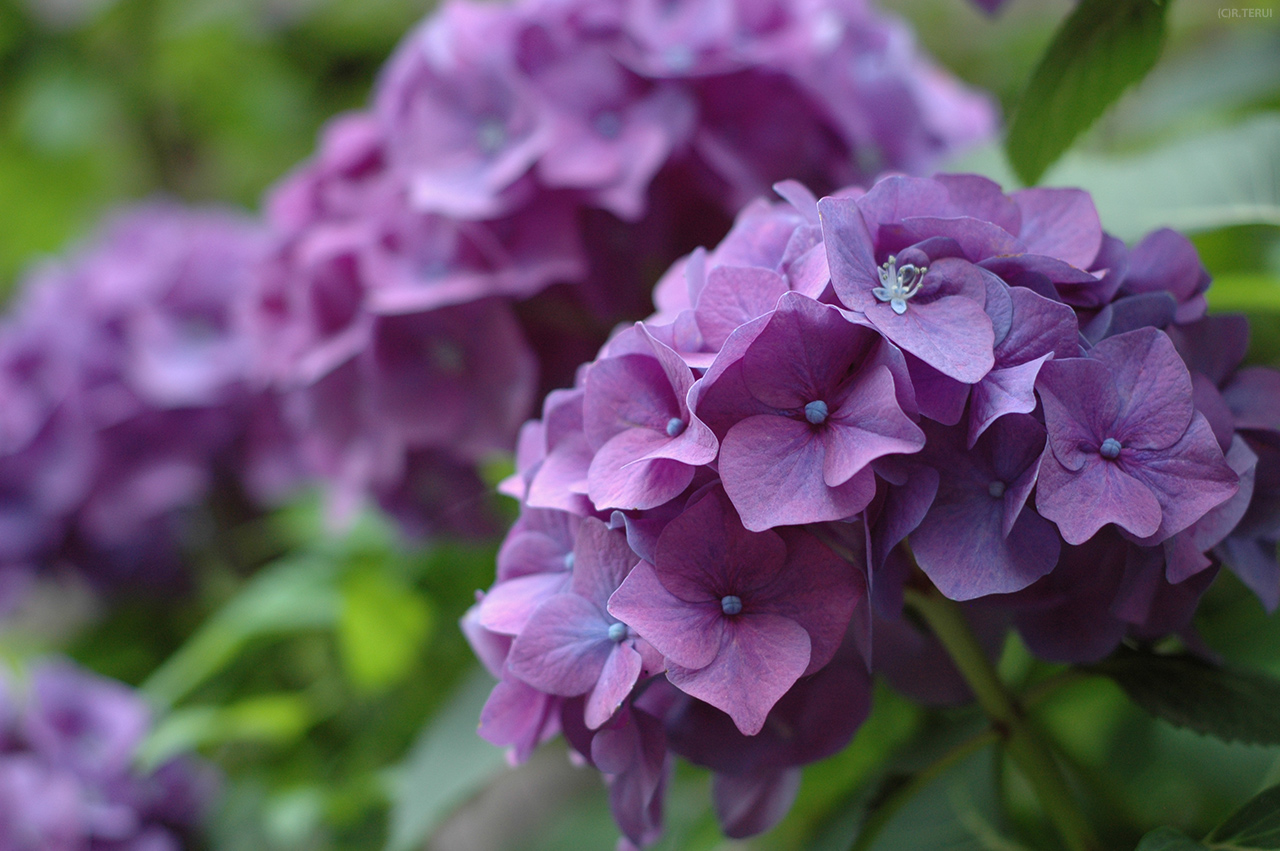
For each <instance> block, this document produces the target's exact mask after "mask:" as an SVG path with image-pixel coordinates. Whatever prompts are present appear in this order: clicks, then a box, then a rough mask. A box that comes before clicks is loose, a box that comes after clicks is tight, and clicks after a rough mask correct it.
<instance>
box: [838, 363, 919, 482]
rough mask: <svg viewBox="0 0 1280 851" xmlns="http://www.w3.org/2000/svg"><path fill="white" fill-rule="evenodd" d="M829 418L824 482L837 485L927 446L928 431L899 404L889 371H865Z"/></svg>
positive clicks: (879, 369)
mask: <svg viewBox="0 0 1280 851" xmlns="http://www.w3.org/2000/svg"><path fill="white" fill-rule="evenodd" d="M848 393H849V395H848V396H847V397H846V398H845V399H844V401H843V402H841V403H840V407H839V408H837V409H836V410H835V411H834V412H833V413H832V414H831V416H830V418H829V419H828V421H827V423H828V425H827V428H826V431H825V433H824V434H823V442H824V443H825V445H826V457H825V458H824V460H823V467H822V476H823V481H824V482H825V483H826V484H827V485H828V486H829V487H837V486H839V485H842V484H844V483H845V482H847V481H848V480H849V479H851V478H853V476H854V474H856V473H858V472H859V471H860V470H862V469H863V468H864V467H866V466H867V465H868V464H870V463H871V462H872V461H874V460H875V459H876V458H879V457H881V456H883V455H891V454H910V453H912V452H918V451H920V448H921V447H923V446H924V432H922V431H920V429H919V428H918V427H917V426H916V424H915V423H913V422H911V420H909V419H908V418H907V415H906V414H904V413H903V412H902V410H901V409H900V408H898V405H897V395H896V394H895V392H894V381H893V376H892V375H890V373H889V370H888V368H886V367H876V368H875V369H872V370H869V371H867V372H864V373H863V374H862V375H860V376H859V377H858V378H857V380H855V381H854V382H853V384H852V385H850V387H849V391H848Z"/></svg>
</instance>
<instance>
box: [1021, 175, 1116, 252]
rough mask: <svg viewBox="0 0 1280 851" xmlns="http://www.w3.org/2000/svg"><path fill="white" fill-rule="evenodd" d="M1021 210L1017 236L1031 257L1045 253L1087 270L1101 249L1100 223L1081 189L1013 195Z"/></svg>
mask: <svg viewBox="0 0 1280 851" xmlns="http://www.w3.org/2000/svg"><path fill="white" fill-rule="evenodd" d="M1013 200H1014V201H1015V202H1017V204H1018V209H1020V210H1021V211H1022V231H1021V232H1020V233H1019V234H1018V236H1019V238H1020V239H1021V240H1022V242H1023V243H1024V244H1025V245H1026V246H1027V252H1028V253H1031V254H1047V255H1049V256H1050V257H1056V258H1058V259H1059V260H1065V261H1066V262H1068V263H1070V264H1071V265H1072V266H1076V267H1077V268H1080V269H1087V268H1088V267H1089V264H1090V263H1092V262H1093V258H1094V257H1096V256H1097V254H1098V249H1099V248H1100V247H1101V246H1102V223H1101V222H1099V221H1098V210H1097V208H1096V207H1094V206H1093V199H1092V198H1090V197H1089V193H1088V192H1085V191H1084V190H1081V189H1039V188H1037V189H1023V190H1021V191H1019V192H1015V193H1013Z"/></svg>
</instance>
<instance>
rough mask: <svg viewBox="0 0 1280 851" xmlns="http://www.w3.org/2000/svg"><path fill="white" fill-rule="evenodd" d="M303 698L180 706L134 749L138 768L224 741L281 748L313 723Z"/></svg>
mask: <svg viewBox="0 0 1280 851" xmlns="http://www.w3.org/2000/svg"><path fill="white" fill-rule="evenodd" d="M314 721H315V717H314V713H313V712H312V711H311V707H310V705H309V704H308V703H307V701H306V699H305V698H304V697H302V696H301V695H297V694H289V693H282V694H266V695H258V696H256V697H249V698H245V699H244V700H240V701H237V702H236V703H233V704H231V705H229V706H191V707H184V708H182V709H179V710H177V711H175V712H171V713H169V714H168V715H167V716H165V717H164V718H163V719H162V720H161V722H160V723H159V724H157V725H156V728H155V730H153V731H152V732H151V734H150V735H149V736H148V737H147V740H146V741H145V742H144V743H143V745H142V747H141V748H140V750H139V754H138V761H139V764H140V766H141V767H142V769H143V770H144V771H145V770H150V769H153V768H155V767H157V766H159V765H161V764H162V763H164V762H165V761H167V760H169V759H171V758H173V757H175V756H177V755H179V754H183V753H189V752H191V751H193V750H195V749H197V748H204V747H210V746H214V745H223V744H228V743H230V742H261V743H266V744H277V745H278V744H287V743H289V742H294V741H297V740H298V739H299V738H301V737H302V735H303V734H304V733H305V732H306V731H307V729H308V728H309V727H310V726H311V724H312V723H314Z"/></svg>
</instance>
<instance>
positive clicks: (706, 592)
mask: <svg viewBox="0 0 1280 851" xmlns="http://www.w3.org/2000/svg"><path fill="white" fill-rule="evenodd" d="M861 596H862V589H861V588H860V587H859V585H858V584H857V583H856V581H855V578H854V574H853V572H852V571H851V570H849V568H848V566H847V565H845V564H844V563H843V562H841V560H840V559H839V558H838V557H836V556H835V555H834V554H833V553H832V552H831V551H830V550H828V549H827V548H826V547H824V546H823V545H822V544H820V543H818V542H817V541H816V540H815V539H813V538H811V537H809V536H805V535H790V534H788V535H787V536H786V537H783V536H782V535H780V534H778V533H777V532H772V531H769V532H749V531H747V530H746V529H745V528H743V526H742V523H741V521H740V520H739V519H738V515H737V512H735V511H734V509H733V506H732V504H730V503H729V501H728V499H727V498H726V497H725V496H724V495H723V494H722V493H721V492H719V491H713V492H711V493H709V494H708V495H706V496H704V497H703V498H702V499H700V500H699V501H698V502H696V503H694V504H693V505H691V506H690V507H689V508H688V509H687V510H686V511H685V512H684V513H683V514H682V515H681V516H680V517H678V518H677V519H675V520H673V521H671V523H670V524H669V525H668V526H667V528H666V531H664V532H663V534H662V536H661V538H659V540H658V552H657V560H656V562H655V563H654V564H652V565H651V564H649V563H647V562H641V563H640V564H639V565H637V566H636V567H635V569H634V570H632V572H631V574H630V575H629V576H628V577H627V578H626V580H625V581H623V583H622V585H621V586H619V588H618V590H617V591H616V592H614V595H613V597H612V598H610V600H609V613H610V614H611V615H613V616H614V617H616V618H618V619H620V620H622V621H623V622H625V623H626V624H627V625H628V626H630V627H631V628H633V629H635V630H636V631H637V632H638V633H639V634H640V635H642V636H643V637H644V638H645V639H646V640H648V642H649V643H650V644H652V645H653V646H654V648H656V649H657V650H658V652H660V653H662V655H663V656H665V657H666V659H667V678H668V679H669V680H670V681H671V682H672V684H673V685H675V686H676V687H677V688H679V689H681V690H682V691H684V692H686V693H688V694H691V695H693V696H694V697H697V698H698V699H700V700H704V701H706V702H707V703H710V704H711V705H712V706H715V707H717V708H719V709H722V710H724V711H725V712H726V713H728V714H729V716H730V717H732V718H733V720H734V723H735V724H736V725H737V726H738V729H740V730H741V731H742V732H743V733H745V734H747V735H754V734H755V733H758V732H759V731H760V729H761V728H762V727H763V726H764V721H765V717H766V716H767V715H768V713H769V710H770V709H771V708H772V707H773V705H774V704H775V703H777V701H778V700H779V698H781V697H782V695H783V694H785V693H786V692H787V690H788V689H789V688H791V686H792V685H793V684H794V683H795V682H796V680H797V679H799V678H800V677H801V676H802V675H804V674H806V673H812V672H814V671H817V670H818V669H820V668H821V667H822V666H823V665H825V664H826V663H827V662H828V661H830V659H831V657H832V656H833V655H834V653H835V651H836V648H837V647H839V645H840V639H841V638H842V637H843V635H844V630H845V627H846V626H847V625H848V622H849V618H850V617H851V616H852V613H853V607H854V604H855V603H857V601H858V599H859V598H860V597H861Z"/></svg>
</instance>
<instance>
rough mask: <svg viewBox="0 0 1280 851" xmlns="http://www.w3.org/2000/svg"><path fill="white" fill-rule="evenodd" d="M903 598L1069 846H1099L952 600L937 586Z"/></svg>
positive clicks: (1085, 849)
mask: <svg viewBox="0 0 1280 851" xmlns="http://www.w3.org/2000/svg"><path fill="white" fill-rule="evenodd" d="M906 601H907V603H908V604H909V605H910V606H911V607H912V608H913V609H915V610H916V612H917V613H919V615H920V616H921V617H922V618H924V620H925V622H926V623H927V624H928V625H929V628H930V629H931V630H933V633H934V635H935V636H937V638H938V640H939V641H941V642H942V646H943V647H944V648H946V650H947V653H948V655H950V657H951V659H952V661H954V662H955V663H956V667H957V668H959V669H960V673H961V674H962V675H963V676H964V679H965V682H967V683H968V684H969V688H970V689H971V690H972V691H973V693H974V696H975V697H977V699H978V705H979V706H981V707H982V710H983V711H984V712H985V713H986V714H987V717H988V718H990V719H991V723H992V724H993V725H994V727H995V730H996V733H997V734H999V735H1000V736H1002V737H1003V738H1004V739H1005V743H1006V747H1007V748H1008V752H1009V756H1010V757H1012V758H1013V761H1014V762H1015V763H1016V764H1017V766H1018V768H1019V769H1020V770H1021V772H1022V774H1023V776H1024V777H1026V779H1027V782H1028V783H1030V784H1031V787H1032V788H1033V789H1034V790H1035V792H1036V797H1037V798H1039V800H1040V805H1041V806H1042V807H1044V811H1045V814H1046V815H1047V816H1048V817H1049V820H1050V821H1051V822H1053V825H1054V827H1056V828H1057V830H1058V833H1059V834H1060V835H1061V836H1062V839H1063V841H1064V842H1065V843H1066V845H1067V847H1068V848H1070V849H1071V851H1096V849H1098V848H1099V847H1100V846H1099V845H1098V840H1097V838H1096V837H1095V836H1094V835H1093V829H1092V828H1091V827H1090V826H1089V822H1088V821H1087V820H1086V819H1085V817H1084V814H1083V813H1082V812H1081V811H1080V809H1079V808H1078V807H1077V806H1076V802H1075V800H1074V799H1073V798H1072V796H1071V792H1070V790H1069V789H1068V788H1067V782H1066V779H1065V778H1064V777H1063V776H1062V772H1061V771H1060V770H1059V768H1058V764H1057V763H1056V762H1054V759H1053V754H1052V753H1050V751H1049V749H1048V747H1047V746H1046V745H1045V744H1044V742H1043V741H1042V740H1041V739H1040V737H1039V735H1038V734H1037V733H1036V731H1035V729H1034V728H1033V727H1032V726H1031V724H1030V723H1029V722H1028V720H1027V717H1026V715H1024V714H1023V711H1022V708H1021V707H1020V706H1019V705H1018V704H1017V702H1016V701H1015V700H1014V699H1013V696H1012V695H1010V694H1009V692H1008V691H1007V690H1006V689H1005V687H1004V683H1002V682H1000V677H999V675H997V674H996V670H995V668H994V667H993V666H992V665H991V662H990V660H988V659H987V655H986V652H985V651H984V650H983V649H982V645H980V644H979V643H978V639H977V638H976V637H975V636H974V634H973V630H971V629H970V628H969V623H968V621H966V620H965V619H964V614H963V613H962V612H961V611H960V607H959V606H957V605H956V604H955V602H953V601H951V600H948V599H947V598H946V597H943V596H942V595H941V594H938V593H936V592H933V593H928V594H926V593H923V592H921V591H918V590H916V589H914V588H907V589H906Z"/></svg>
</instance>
